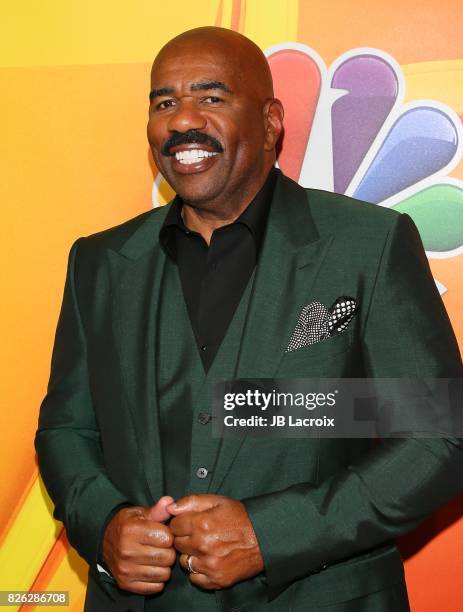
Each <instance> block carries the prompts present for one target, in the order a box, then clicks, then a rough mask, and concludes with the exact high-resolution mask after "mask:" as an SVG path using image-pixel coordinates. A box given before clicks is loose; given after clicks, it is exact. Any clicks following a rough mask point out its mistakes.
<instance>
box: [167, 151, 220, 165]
mask: <svg viewBox="0 0 463 612" xmlns="http://www.w3.org/2000/svg"><path fill="white" fill-rule="evenodd" d="M214 155H218V153H217V152H215V151H205V150H204V149H189V150H186V151H177V152H176V153H175V159H176V160H177V161H178V162H179V163H181V164H182V165H189V164H197V163H198V162H200V161H202V160H203V159H206V158H207V157H213V156H214Z"/></svg>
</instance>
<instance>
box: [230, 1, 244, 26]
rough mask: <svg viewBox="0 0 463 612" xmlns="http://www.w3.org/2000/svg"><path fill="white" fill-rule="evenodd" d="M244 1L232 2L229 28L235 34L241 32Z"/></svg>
mask: <svg viewBox="0 0 463 612" xmlns="http://www.w3.org/2000/svg"><path fill="white" fill-rule="evenodd" d="M244 4H245V0H233V8H232V16H231V24H230V26H229V27H230V28H231V29H232V30H236V31H237V32H242V30H243V15H244V14H245V11H246V9H245V6H244Z"/></svg>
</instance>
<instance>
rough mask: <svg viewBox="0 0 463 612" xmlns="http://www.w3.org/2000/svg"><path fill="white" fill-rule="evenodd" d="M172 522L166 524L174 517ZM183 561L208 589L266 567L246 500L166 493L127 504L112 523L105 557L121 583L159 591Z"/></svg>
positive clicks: (124, 586) (136, 590) (142, 590)
mask: <svg viewBox="0 0 463 612" xmlns="http://www.w3.org/2000/svg"><path fill="white" fill-rule="evenodd" d="M169 519H170V523H169V525H166V524H165V523H166V522H167V521H169ZM176 551H178V552H179V553H180V559H179V561H180V564H181V566H182V567H183V568H184V569H185V570H187V571H188V569H189V568H188V565H187V559H188V556H190V557H191V558H190V564H191V567H192V569H193V570H194V573H190V574H189V579H190V581H191V582H192V583H193V584H195V585H197V586H199V587H201V588H203V589H221V588H224V587H229V586H232V585H233V584H235V583H236V582H239V581H241V580H245V579H246V578H251V577H253V576H256V575H257V574H259V573H260V572H261V571H262V570H263V567H264V565H263V560H262V555H261V552H260V549H259V545H258V542H257V538H256V536H255V533H254V529H253V527H252V524H251V521H250V519H249V516H248V514H247V512H246V509H245V507H244V505H243V504H242V502H240V501H237V500H234V499H231V498H229V497H225V496H222V495H203V494H198V495H189V496H187V497H183V498H181V499H179V500H178V501H177V502H174V500H173V499H172V497H167V496H166V497H161V499H160V500H159V501H158V502H157V504H155V505H154V506H152V507H151V508H145V507H143V506H134V507H130V508H123V509H121V510H119V512H117V513H116V515H115V516H114V517H113V518H112V519H111V521H110V522H109V524H108V526H107V528H106V530H105V533H104V538H103V558H104V561H105V564H106V565H107V567H108V569H109V570H110V571H111V573H112V575H113V577H114V578H115V579H116V581H117V583H118V585H119V587H120V588H122V589H125V590H128V591H132V592H134V593H138V594H142V595H148V594H151V593H159V592H161V591H162V590H163V589H164V586H165V583H166V582H167V581H168V580H169V578H170V575H171V567H172V566H173V564H174V563H175V560H176Z"/></svg>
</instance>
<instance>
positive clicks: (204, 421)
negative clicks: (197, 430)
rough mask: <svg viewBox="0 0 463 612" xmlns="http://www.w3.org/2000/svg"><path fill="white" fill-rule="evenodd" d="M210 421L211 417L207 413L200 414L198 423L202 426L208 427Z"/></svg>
mask: <svg viewBox="0 0 463 612" xmlns="http://www.w3.org/2000/svg"><path fill="white" fill-rule="evenodd" d="M210 420H211V415H210V414H207V412H200V413H199V414H198V422H199V423H201V425H206V424H207V423H209V421H210Z"/></svg>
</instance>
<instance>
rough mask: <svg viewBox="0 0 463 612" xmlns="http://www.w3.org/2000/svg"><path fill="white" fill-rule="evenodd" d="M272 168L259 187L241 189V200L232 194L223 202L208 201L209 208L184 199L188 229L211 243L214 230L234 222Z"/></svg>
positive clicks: (184, 213) (264, 178)
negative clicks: (237, 199)
mask: <svg viewBox="0 0 463 612" xmlns="http://www.w3.org/2000/svg"><path fill="white" fill-rule="evenodd" d="M269 171H270V168H268V169H267V171H266V172H265V174H264V175H263V177H262V178H261V180H260V181H259V183H258V185H257V187H256V186H254V187H253V188H250V189H247V190H245V189H241V190H240V193H239V202H237V201H236V199H234V198H233V197H232V196H230V197H226V196H225V197H224V198H222V201H221V202H214V203H212V204H211V203H208V206H207V208H198V206H197V205H195V204H190V203H188V201H186V200H184V202H183V207H182V218H183V222H184V223H185V225H186V227H188V229H190V230H193V231H195V232H198V233H199V234H201V236H202V237H203V238H204V240H205V241H206V242H207V244H208V245H209V244H210V242H211V237H212V233H213V232H214V230H216V229H218V228H219V227H223V226H224V225H229V224H230V223H233V221H235V220H236V219H237V218H238V217H239V216H240V215H241V214H242V212H243V211H244V210H245V209H246V208H247V207H248V206H249V204H250V203H251V202H252V200H253V199H254V197H255V196H256V195H257V193H258V192H259V191H260V190H261V188H262V187H263V185H264V183H265V180H266V179H267V176H268V173H269Z"/></svg>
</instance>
